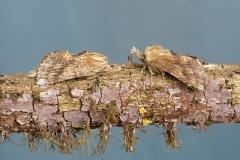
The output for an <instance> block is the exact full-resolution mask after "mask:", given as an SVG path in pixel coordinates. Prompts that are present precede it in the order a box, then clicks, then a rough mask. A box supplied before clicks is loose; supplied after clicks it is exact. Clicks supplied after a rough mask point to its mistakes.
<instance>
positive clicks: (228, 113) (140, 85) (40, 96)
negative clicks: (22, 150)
mask: <svg viewBox="0 0 240 160" xmlns="http://www.w3.org/2000/svg"><path fill="white" fill-rule="evenodd" d="M142 67H143V65H139V64H134V63H130V64H125V65H118V64H114V65H110V67H108V68H107V69H106V70H104V71H103V72H101V73H99V74H97V75H94V76H86V77H81V78H75V79H70V80H66V81H63V82H59V83H56V84H53V85H48V86H45V87H43V86H39V85H37V84H36V79H35V78H32V77H29V76H27V75H24V74H16V75H1V76H0V133H1V134H2V137H3V139H4V140H6V139H7V138H8V135H9V134H10V133H27V135H28V136H27V140H28V143H29V146H30V148H32V149H35V148H36V146H37V143H38V142H39V140H40V139H45V140H47V141H49V142H50V143H51V145H50V146H51V147H54V146H57V147H59V150H60V151H61V152H62V153H68V154H70V153H71V149H73V150H74V149H79V148H83V147H84V146H85V144H86V143H87V141H88V135H89V133H90V131H91V129H95V128H98V129H99V130H100V134H99V137H100V141H99V143H98V145H97V146H96V149H95V151H94V153H97V152H100V153H104V150H105V147H106V145H107V144H108V140H109V138H110V134H111V128H112V127H113V126H119V127H122V128H123V137H124V141H123V145H124V147H125V149H126V151H131V152H134V150H135V149H134V143H135V141H136V139H137V137H136V135H135V128H140V129H141V128H142V126H146V125H150V124H151V125H163V127H164V128H165V129H166V133H165V134H164V135H165V138H166V141H167V144H168V145H169V146H171V147H177V145H178V143H179V142H180V141H179V140H178V139H176V137H175V134H176V132H177V129H176V127H175V126H176V124H179V123H182V124H187V125H194V126H196V127H198V128H199V129H206V127H207V126H209V125H211V124H213V123H238V122H240V65H217V64H206V65H203V67H204V69H205V72H206V73H207V75H208V80H207V83H206V85H205V89H204V90H197V89H194V88H190V87H188V86H187V85H186V84H184V83H182V82H181V81H179V80H178V79H176V78H174V77H173V76H171V75H169V74H167V75H165V79H164V80H163V79H162V76H161V74H156V75H150V73H149V71H148V70H145V71H144V72H143V73H142V74H140V71H141V70H142ZM77 133H81V135H82V137H81V139H80V140H79V139H78V138H77V136H76V134H77Z"/></svg>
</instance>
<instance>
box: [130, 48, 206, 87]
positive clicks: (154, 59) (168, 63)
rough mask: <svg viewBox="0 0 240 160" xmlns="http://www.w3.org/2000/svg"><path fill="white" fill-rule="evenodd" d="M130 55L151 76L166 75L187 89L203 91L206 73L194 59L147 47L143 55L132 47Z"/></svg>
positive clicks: (166, 50) (167, 50)
mask: <svg viewBox="0 0 240 160" xmlns="http://www.w3.org/2000/svg"><path fill="white" fill-rule="evenodd" d="M131 53H132V54H133V55H135V56H136V57H137V58H138V59H139V61H141V62H143V63H144V69H145V67H148V69H149V71H150V73H151V75H154V74H156V73H161V74H164V73H165V72H167V73H168V74H170V75H172V76H174V77H175V78H177V79H178V80H180V81H182V82H183V83H185V84H187V85H188V86H189V87H193V88H196V89H198V90H204V86H205V81H206V78H207V76H206V73H205V71H204V67H203V62H202V61H200V60H199V59H197V58H196V57H192V56H187V55H178V54H175V53H173V52H172V51H171V50H169V49H165V48H164V47H162V46H158V45H155V46H149V47H146V48H145V51H144V53H141V52H140V51H139V50H138V49H136V48H135V47H133V48H132V49H131Z"/></svg>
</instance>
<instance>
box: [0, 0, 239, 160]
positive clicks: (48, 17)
mask: <svg viewBox="0 0 240 160" xmlns="http://www.w3.org/2000/svg"><path fill="white" fill-rule="evenodd" d="M239 7H240V1H239V0H231V1H226V0H211V1H209V0H201V1H199V0H171V1H169V0H130V1H129V0H121V1H120V0H119V1H110V0H89V1H80V0H69V1H65V0H41V1H37V0H21V1H19V0H0V74H11V73H19V72H21V73H27V72H28V71H29V70H32V69H34V68H36V67H37V65H38V64H39V62H40V60H41V58H42V57H43V56H44V55H45V54H46V53H48V52H52V51H55V50H68V51H70V52H71V53H78V52H81V51H83V50H89V51H97V52H100V53H103V54H106V55H107V56H108V57H109V61H110V63H127V56H128V54H129V51H130V49H131V48H132V47H133V46H135V47H137V48H139V49H140V50H143V49H144V47H145V46H148V45H154V44H161V45H163V46H165V47H167V48H171V49H172V50H173V51H175V52H176V53H187V54H192V55H195V56H197V57H199V58H201V59H204V60H206V61H208V62H211V63H239V62H240V44H239V43H240V9H239ZM147 129H148V130H150V134H148V135H144V134H140V133H139V132H138V133H137V135H138V136H139V138H140V143H138V144H137V145H136V149H137V153H136V154H132V153H125V151H124V149H123V148H121V145H122V144H121V143H119V142H118V141H117V140H114V139H113V140H112V145H111V147H110V148H108V150H107V152H106V154H105V155H104V156H103V157H104V158H105V159H119V160H121V159H129V160H130V159H183V160H185V159H194V160H200V159H205V160H212V159H218V160H225V159H231V160H235V159H239V158H240V157H239V144H240V138H239V135H240V127H239V124H229V125H213V126H211V127H210V128H209V129H208V131H207V132H197V131H193V130H192V129H191V128H189V127H186V126H184V125H180V126H179V129H180V133H179V134H178V137H179V138H181V140H182V141H183V144H182V148H179V149H177V150H172V149H170V150H168V149H167V148H166V146H165V143H164V140H163V138H162V137H161V136H159V135H158V134H160V133H162V129H161V128H155V127H148V128H147ZM120 131H121V130H120V129H118V128H115V129H114V137H115V138H118V139H120V140H121V136H119V134H120ZM20 138H21V136H19V135H14V136H13V139H14V141H15V142H16V143H17V144H12V143H7V144H1V145H0V159H1V160H5V159H8V160H19V159H25V160H27V159H36V160H38V159H39V160H40V159H49V160H50V159H51V160H52V159H54V160H63V159H64V160H65V159H69V160H74V159H80V158H81V159H101V158H102V157H101V156H93V157H87V156H86V155H87V154H85V156H82V157H80V155H79V153H75V154H74V155H73V157H69V156H66V155H61V154H59V153H58V152H54V153H52V152H49V153H48V155H46V154H45V152H44V148H43V147H40V148H39V149H38V151H37V152H33V153H30V152H29V150H28V148H27V146H26V145H20V144H22V142H20V140H19V139H20Z"/></svg>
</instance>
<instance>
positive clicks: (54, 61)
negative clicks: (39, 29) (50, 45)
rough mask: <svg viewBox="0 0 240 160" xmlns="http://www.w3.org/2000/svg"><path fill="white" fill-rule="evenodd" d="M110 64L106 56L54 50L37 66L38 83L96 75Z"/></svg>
mask: <svg viewBox="0 0 240 160" xmlns="http://www.w3.org/2000/svg"><path fill="white" fill-rule="evenodd" d="M107 64H108V59H107V57H106V56H104V55H102V54H99V53H93V54H91V53H88V52H87V51H84V52H82V53H80V54H78V55H71V54H69V53H68V52H67V51H60V52H53V53H50V54H48V55H46V56H45V57H44V58H43V60H42V61H41V63H40V65H39V67H38V68H37V75H36V80H37V84H38V85H49V84H54V83H57V82H61V81H65V80H69V79H73V78H79V77H86V76H94V75H96V74H97V73H99V72H101V71H102V70H103V69H104V68H105V67H106V66H107Z"/></svg>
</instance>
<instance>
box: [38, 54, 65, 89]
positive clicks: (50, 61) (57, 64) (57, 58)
mask: <svg viewBox="0 0 240 160" xmlns="http://www.w3.org/2000/svg"><path fill="white" fill-rule="evenodd" d="M67 55H68V52H67V51H62V52H53V53H49V54H47V55H46V56H45V57H44V58H43V59H42V61H41V63H40V65H39V67H38V68H37V77H36V79H37V84H38V85H46V84H53V83H56V82H58V80H59V75H61V74H62V72H63V69H64V68H65V66H66V61H65V57H66V56H67Z"/></svg>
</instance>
